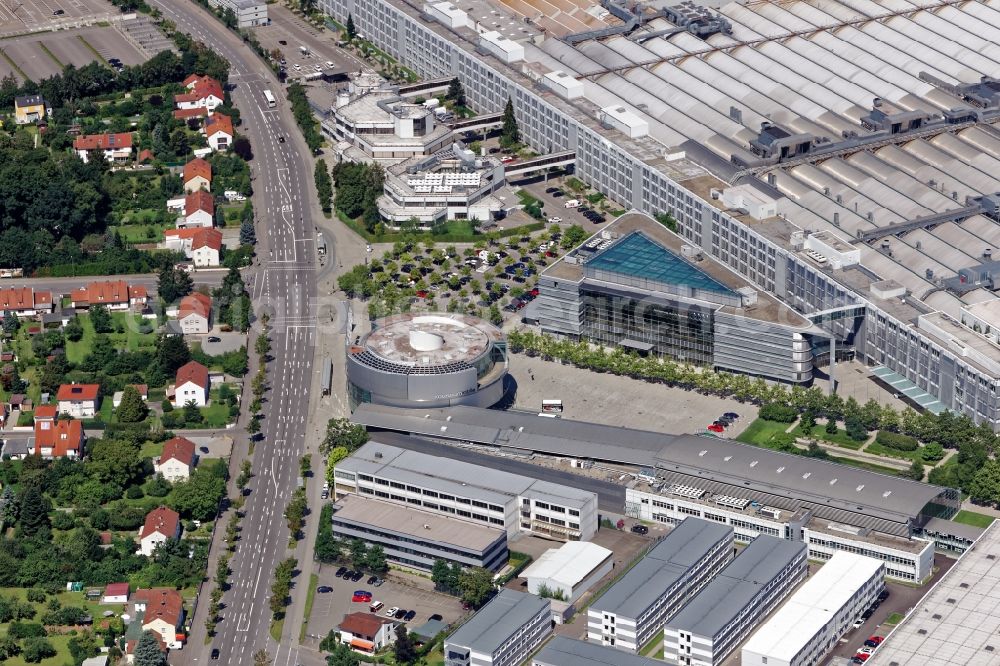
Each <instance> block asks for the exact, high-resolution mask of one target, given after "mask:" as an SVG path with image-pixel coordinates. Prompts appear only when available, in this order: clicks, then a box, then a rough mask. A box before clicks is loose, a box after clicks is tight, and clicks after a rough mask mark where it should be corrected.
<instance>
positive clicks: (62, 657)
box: [0, 585, 116, 666]
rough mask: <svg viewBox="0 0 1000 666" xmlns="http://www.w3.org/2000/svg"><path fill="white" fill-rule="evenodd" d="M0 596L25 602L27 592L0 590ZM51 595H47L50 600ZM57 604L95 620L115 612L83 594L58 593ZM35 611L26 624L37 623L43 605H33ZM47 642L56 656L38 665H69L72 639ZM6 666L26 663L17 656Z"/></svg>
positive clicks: (2, 629)
mask: <svg viewBox="0 0 1000 666" xmlns="http://www.w3.org/2000/svg"><path fill="white" fill-rule="evenodd" d="M93 587H94V588H99V587H102V586H99V585H95V586H93ZM0 596H2V597H7V598H11V597H13V598H16V599H19V600H21V601H25V600H26V599H27V596H28V591H27V590H26V589H24V588H11V587H7V588H0ZM51 596H52V595H49V598H51ZM55 596H56V597H57V598H58V599H59V602H60V603H61V604H62V605H63V606H81V607H84V608H86V609H87V610H88V611H90V613H91V615H93V617H94V618H95V619H96V618H100V617H101V614H102V613H103V612H104V611H106V610H116V607H115V606H102V605H100V604H98V603H97V602H96V601H87V598H86V595H85V594H84V593H83V592H60V593H59V594H57V595H55ZM34 606H35V610H36V611H37V612H38V614H37V615H36V616H35V618H34V619H33V620H26V621H27V622H38V620H39V618H40V617H41V615H42V613H44V612H45V610H46V608H45V604H44V603H35V604H34ZM6 633H7V625H6V624H0V635H6ZM47 638H48V640H49V642H50V643H52V647H54V648H55V649H56V656H55V657H52V658H50V659H43V660H42V661H41V662H40V663H41V666H65V664H67V663H69V647H68V645H69V639H70V638H72V636H70V635H63V636H48V637H47ZM3 663H4V664H5V665H7V666H26V664H27V662H26V661H25V660H24V658H23V657H21V656H17V657H14V658H11V659H7V660H6V661H4V662H3Z"/></svg>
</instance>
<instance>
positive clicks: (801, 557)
mask: <svg viewBox="0 0 1000 666" xmlns="http://www.w3.org/2000/svg"><path fill="white" fill-rule="evenodd" d="M807 569H808V562H807V560H806V548H805V545H803V544H802V543H796V542H792V541H785V540H783V539H777V538H775V537H769V536H761V537H757V538H756V539H754V540H753V541H752V542H751V543H750V545H749V546H747V547H746V548H745V549H743V551H741V552H740V554H739V555H737V556H736V558H735V559H734V560H733V561H732V562H730V563H729V565H728V566H726V568H724V569H723V570H722V571H720V572H719V574H718V575H717V576H716V577H715V578H713V579H712V580H711V582H709V583H708V584H707V585H706V586H705V587H704V588H703V589H702V590H701V591H700V592H699V593H698V594H696V595H695V596H694V597H692V598H691V600H690V601H688V603H687V604H685V606H684V608H682V609H681V610H680V611H679V612H678V613H677V614H675V615H674V616H673V617H672V618H670V619H669V620H668V621H667V623H666V626H665V627H664V629H663V659H664V661H666V662H667V663H668V664H673V665H675V666H716V665H717V664H721V663H722V662H723V661H724V660H725V659H726V657H728V656H729V654H730V653H731V652H732V651H733V650H734V649H735V648H736V646H737V645H739V644H740V643H741V642H742V641H743V640H744V639H745V638H746V637H747V636H749V635H750V633H751V632H752V631H753V630H754V628H755V627H756V626H757V624H758V623H759V622H760V621H761V620H762V619H763V618H764V617H766V616H767V614H768V613H770V612H771V611H772V610H773V609H774V608H775V607H776V606H777V605H778V604H780V603H781V601H782V600H783V599H784V598H785V597H786V596H787V595H788V593H789V592H790V591H791V590H792V589H793V588H794V587H795V586H796V585H798V583H799V581H801V580H802V579H803V578H804V577H805V575H806V571H807Z"/></svg>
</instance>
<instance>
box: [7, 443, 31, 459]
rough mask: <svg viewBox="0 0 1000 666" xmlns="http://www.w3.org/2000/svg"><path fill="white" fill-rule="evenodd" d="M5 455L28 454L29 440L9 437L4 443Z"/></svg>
mask: <svg viewBox="0 0 1000 666" xmlns="http://www.w3.org/2000/svg"><path fill="white" fill-rule="evenodd" d="M3 455H5V456H26V455H28V440H26V439H8V440H5V441H4V443H3Z"/></svg>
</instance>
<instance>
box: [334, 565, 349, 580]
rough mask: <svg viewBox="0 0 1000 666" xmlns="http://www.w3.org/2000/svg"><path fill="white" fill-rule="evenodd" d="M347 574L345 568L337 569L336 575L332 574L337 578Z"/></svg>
mask: <svg viewBox="0 0 1000 666" xmlns="http://www.w3.org/2000/svg"><path fill="white" fill-rule="evenodd" d="M345 573H347V567H340V568H339V569H337V573H335V574H333V575H334V576H336V577H337V578H342V577H343V576H344V574H345Z"/></svg>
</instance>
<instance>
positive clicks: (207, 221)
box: [177, 190, 215, 229]
mask: <svg viewBox="0 0 1000 666" xmlns="http://www.w3.org/2000/svg"><path fill="white" fill-rule="evenodd" d="M214 222H215V199H214V198H213V197H212V195H211V194H210V193H208V192H206V191H205V190H198V191H197V192H191V193H190V194H188V195H187V196H186V197H184V217H179V218H177V228H178V229H191V228H194V227H211V226H212V224H213V223H214Z"/></svg>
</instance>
